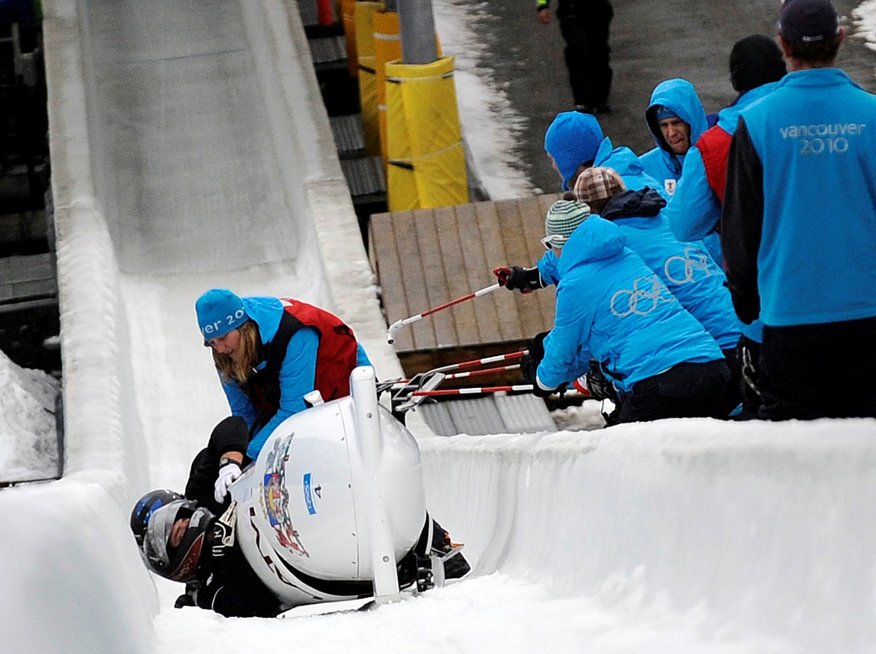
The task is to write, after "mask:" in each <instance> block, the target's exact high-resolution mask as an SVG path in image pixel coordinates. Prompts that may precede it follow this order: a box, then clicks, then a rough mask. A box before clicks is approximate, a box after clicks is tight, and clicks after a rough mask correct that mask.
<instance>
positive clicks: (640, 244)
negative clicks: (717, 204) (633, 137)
mask: <svg viewBox="0 0 876 654" xmlns="http://www.w3.org/2000/svg"><path fill="white" fill-rule="evenodd" d="M575 194H576V195H577V197H578V200H579V201H582V202H586V203H588V204H589V205H590V210H591V211H592V212H593V213H597V214H599V215H600V216H601V217H602V218H605V219H606V220H610V221H611V222H613V223H614V224H615V225H617V226H618V227H620V230H621V232H622V233H623V235H624V236H625V237H626V245H627V247H628V248H630V249H631V250H632V251H633V252H635V253H636V254H638V255H639V256H640V257H641V258H642V260H643V261H644V262H645V264H646V265H647V266H648V267H649V268H650V269H651V270H652V271H653V272H655V273H656V274H657V276H658V277H660V280H661V281H662V282H663V283H664V284H666V287H667V288H668V289H669V291H670V292H671V293H672V294H673V295H674V296H675V297H676V298H677V299H678V301H679V303H680V304H681V306H683V307H684V308H685V309H686V310H687V311H688V313H690V314H691V315H692V316H693V317H694V318H696V319H697V321H699V323H700V324H701V325H702V326H703V327H704V328H705V330H706V331H707V332H708V333H709V334H710V335H711V336H712V338H714V339H715V342H716V343H717V344H718V347H720V348H721V352H722V353H723V355H724V359H725V360H726V361H727V366H728V368H729V369H730V372H731V383H730V385H729V386H728V389H727V396H726V398H725V403H724V407H725V409H726V413H727V414H730V412H731V411H733V410H734V409H735V408H736V407H737V405H738V404H739V402H740V400H741V386H740V378H741V373H740V366H739V363H738V361H737V357H736V345H737V343H738V342H739V337H740V334H741V326H742V323H741V322H740V320H739V318H737V317H736V313H735V312H734V311H733V303H732V302H731V300H730V293H729V292H728V291H727V288H726V286H725V282H726V277H725V276H724V271H723V270H721V269H720V268H719V267H718V265H717V264H716V263H715V262H714V260H713V259H712V257H711V256H709V253H708V251H707V250H706V247H705V245H704V244H703V243H702V241H693V242H689V243H682V242H681V241H679V240H678V239H677V238H675V235H674V234H673V233H672V230H671V229H669V225H668V224H667V222H666V220H665V219H664V218H663V217H662V216H661V215H660V210H661V209H662V208H663V207H664V206H666V201H665V200H664V199H663V198H662V197H661V196H660V195H659V194H658V193H657V192H656V191H654V189H650V188H645V189H641V190H639V191H630V190H627V188H626V186H625V185H624V182H623V180H622V179H621V178H620V176H619V175H618V174H617V173H616V172H615V171H614V170H612V169H611V168H602V167H594V168H588V169H587V170H585V171H584V172H583V173H581V175H579V176H578V179H577V181H576V182H575Z"/></svg>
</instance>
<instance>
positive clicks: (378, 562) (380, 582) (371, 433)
mask: <svg viewBox="0 0 876 654" xmlns="http://www.w3.org/2000/svg"><path fill="white" fill-rule="evenodd" d="M350 394H351V395H352V396H353V407H354V409H353V410H354V414H355V421H356V438H357V441H358V445H359V447H358V448H357V449H358V450H359V452H360V453H361V456H362V472H363V474H362V477H361V484H360V485H359V488H358V489H357V490H356V493H357V495H359V494H360V493H361V495H360V497H361V499H362V505H363V506H365V510H366V512H367V518H366V524H367V539H368V545H369V548H368V549H369V551H370V553H371V570H372V572H373V574H374V599H375V601H376V602H377V603H378V604H383V603H386V602H392V601H395V600H397V599H399V598H400V596H401V594H400V592H399V587H398V573H397V571H396V563H395V548H394V547H393V537H392V529H391V525H390V523H389V518H388V516H387V513H386V507H385V506H384V503H383V496H382V494H381V491H380V465H381V462H382V461H383V438H382V435H381V431H380V413H379V412H378V403H377V387H376V378H375V375H374V368H372V367H371V366H359V367H358V368H355V369H354V370H353V372H352V373H350ZM361 535H362V534H361V530H360V537H361Z"/></svg>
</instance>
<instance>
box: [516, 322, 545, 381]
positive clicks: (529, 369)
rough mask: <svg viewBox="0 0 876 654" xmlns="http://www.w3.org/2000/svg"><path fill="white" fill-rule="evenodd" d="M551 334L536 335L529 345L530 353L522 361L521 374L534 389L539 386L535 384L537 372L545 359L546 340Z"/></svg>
mask: <svg viewBox="0 0 876 654" xmlns="http://www.w3.org/2000/svg"><path fill="white" fill-rule="evenodd" d="M549 333H550V332H541V333H540V334H536V335H535V338H533V339H532V341H530V343H529V353H528V354H525V355H524V356H523V357H521V359H520V372H522V373H523V378H524V379H526V381H528V382H529V383H530V384H532V385H533V387H536V386H538V384H536V383H535V371H536V370H538V364H540V363H541V360H542V359H544V339H545V337H546V336H547V335H548V334H549Z"/></svg>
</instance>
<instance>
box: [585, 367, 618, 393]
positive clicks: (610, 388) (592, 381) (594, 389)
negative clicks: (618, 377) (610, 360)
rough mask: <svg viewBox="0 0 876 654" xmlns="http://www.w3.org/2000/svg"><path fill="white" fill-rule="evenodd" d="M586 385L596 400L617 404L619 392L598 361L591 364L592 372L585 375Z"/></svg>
mask: <svg viewBox="0 0 876 654" xmlns="http://www.w3.org/2000/svg"><path fill="white" fill-rule="evenodd" d="M584 379H585V385H586V386H587V390H588V391H590V397H592V398H593V399H594V400H611V401H612V402H614V403H615V404H617V401H618V397H617V390H616V389H615V387H614V384H612V383H611V380H610V379H609V378H608V377H606V376H605V373H604V372H602V367H601V366H600V365H599V362H598V361H591V362H590V370H589V371H588V372H587V373H586V374H585V375H584Z"/></svg>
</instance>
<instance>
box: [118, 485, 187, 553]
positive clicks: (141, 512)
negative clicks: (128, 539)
mask: <svg viewBox="0 0 876 654" xmlns="http://www.w3.org/2000/svg"><path fill="white" fill-rule="evenodd" d="M181 499H183V496H182V495H180V494H179V493H177V492H176V491H172V490H166V489H160V490H154V491H149V492H148V493H146V494H145V495H144V496H143V497H141V498H140V499H139V500H137V503H136V504H135V505H134V510H133V511H131V531H133V532H134V538H135V539H136V541H137V545H138V546H142V545H143V538H144V537H145V536H146V528H147V527H148V526H149V518H150V517H151V516H152V513H153V511H155V510H156V509H158V508H160V507H162V506H164V505H165V504H168V503H169V502H173V501H174V500H181Z"/></svg>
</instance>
